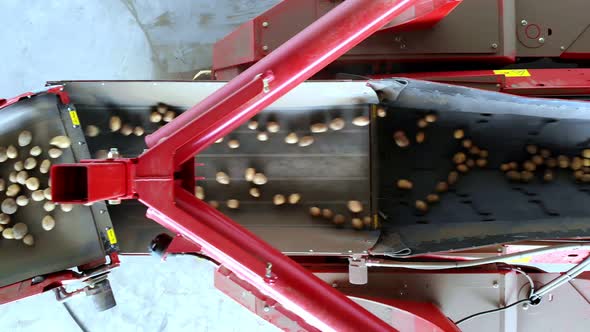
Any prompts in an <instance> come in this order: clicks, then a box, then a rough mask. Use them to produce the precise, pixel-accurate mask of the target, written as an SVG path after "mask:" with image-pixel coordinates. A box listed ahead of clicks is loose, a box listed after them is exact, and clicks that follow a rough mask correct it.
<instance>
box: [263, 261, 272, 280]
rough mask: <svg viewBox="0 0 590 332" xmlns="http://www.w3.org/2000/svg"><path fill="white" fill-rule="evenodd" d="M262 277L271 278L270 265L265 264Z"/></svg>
mask: <svg viewBox="0 0 590 332" xmlns="http://www.w3.org/2000/svg"><path fill="white" fill-rule="evenodd" d="M264 276H265V277H267V278H271V277H272V263H270V262H269V263H266V274H265V275H264Z"/></svg>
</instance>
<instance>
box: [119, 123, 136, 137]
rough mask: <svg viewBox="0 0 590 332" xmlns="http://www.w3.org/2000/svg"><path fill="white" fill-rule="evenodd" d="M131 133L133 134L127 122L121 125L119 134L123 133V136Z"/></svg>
mask: <svg viewBox="0 0 590 332" xmlns="http://www.w3.org/2000/svg"><path fill="white" fill-rule="evenodd" d="M131 134H133V127H132V126H131V125H130V124H127V123H126V124H124V125H123V126H122V127H121V135H123V136H129V135H131Z"/></svg>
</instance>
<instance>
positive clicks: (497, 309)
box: [455, 299, 531, 325]
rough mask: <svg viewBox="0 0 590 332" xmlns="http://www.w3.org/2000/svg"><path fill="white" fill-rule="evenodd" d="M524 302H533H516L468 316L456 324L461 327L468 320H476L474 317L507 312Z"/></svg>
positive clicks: (524, 300) (526, 300)
mask: <svg viewBox="0 0 590 332" xmlns="http://www.w3.org/2000/svg"><path fill="white" fill-rule="evenodd" d="M523 302H529V303H530V302H531V300H529V299H522V300H520V301H516V302H514V303H512V304H509V305H507V306H505V307H501V308H496V309H491V310H487V311H482V312H478V313H475V314H473V315H470V316H467V317H465V318H462V319H459V320H458V321H456V322H455V325H459V324H461V323H463V322H465V321H466V320H470V319H471V318H474V317H477V316H481V315H487V314H491V313H494V312H498V311H502V310H506V309H508V308H512V307H514V306H515V305H519V304H521V303H523Z"/></svg>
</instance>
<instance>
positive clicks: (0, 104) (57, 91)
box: [0, 85, 70, 110]
mask: <svg viewBox="0 0 590 332" xmlns="http://www.w3.org/2000/svg"><path fill="white" fill-rule="evenodd" d="M44 93H49V94H54V95H56V96H58V97H59V99H60V101H61V103H62V104H69V103H70V96H68V94H67V93H66V92H65V91H64V87H63V86H61V85H54V86H51V87H48V88H46V89H43V90H39V91H31V92H25V93H22V94H20V95H18V96H16V97H13V98H8V99H5V98H0V110H1V109H3V108H5V107H8V106H10V105H13V104H16V103H18V102H19V101H21V100H23V99H27V98H31V97H34V96H36V95H39V94H44Z"/></svg>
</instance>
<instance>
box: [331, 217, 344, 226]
mask: <svg viewBox="0 0 590 332" xmlns="http://www.w3.org/2000/svg"><path fill="white" fill-rule="evenodd" d="M345 222H346V217H345V216H344V215H342V214H337V215H335V216H334V218H332V223H333V224H334V225H343V224H344V223H345Z"/></svg>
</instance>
